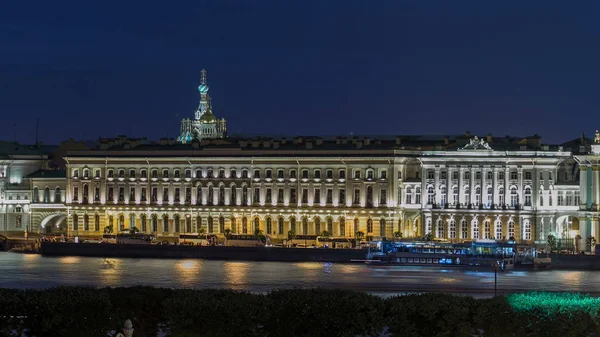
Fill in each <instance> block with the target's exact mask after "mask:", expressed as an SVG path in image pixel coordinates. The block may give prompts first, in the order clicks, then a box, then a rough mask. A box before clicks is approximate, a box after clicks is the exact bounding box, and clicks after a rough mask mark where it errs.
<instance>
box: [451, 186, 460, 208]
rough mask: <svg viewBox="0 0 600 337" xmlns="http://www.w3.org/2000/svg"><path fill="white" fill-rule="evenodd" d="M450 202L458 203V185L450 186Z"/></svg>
mask: <svg viewBox="0 0 600 337" xmlns="http://www.w3.org/2000/svg"><path fill="white" fill-rule="evenodd" d="M452 202H453V203H454V204H458V203H459V202H458V186H454V187H452Z"/></svg>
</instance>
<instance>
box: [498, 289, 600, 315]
mask: <svg viewBox="0 0 600 337" xmlns="http://www.w3.org/2000/svg"><path fill="white" fill-rule="evenodd" d="M507 300H508V303H510V305H511V306H512V307H513V309H514V310H515V311H520V312H531V311H544V312H546V313H548V314H550V315H551V314H554V313H559V312H560V313H568V312H574V311H580V312H581V311H583V312H587V313H589V314H590V315H592V316H596V315H597V314H598V312H600V298H597V297H592V296H589V295H582V294H577V293H544V292H534V293H522V294H512V295H509V296H507Z"/></svg>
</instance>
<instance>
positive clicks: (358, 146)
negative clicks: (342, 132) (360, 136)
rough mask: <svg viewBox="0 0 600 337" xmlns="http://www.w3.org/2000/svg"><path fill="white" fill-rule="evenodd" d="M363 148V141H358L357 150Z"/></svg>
mask: <svg viewBox="0 0 600 337" xmlns="http://www.w3.org/2000/svg"><path fill="white" fill-rule="evenodd" d="M362 146H363V144H362V142H361V141H357V142H356V148H357V149H362Z"/></svg>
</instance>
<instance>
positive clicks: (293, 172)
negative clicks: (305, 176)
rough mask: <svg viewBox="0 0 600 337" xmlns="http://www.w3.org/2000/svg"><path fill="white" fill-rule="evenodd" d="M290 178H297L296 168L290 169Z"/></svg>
mask: <svg viewBox="0 0 600 337" xmlns="http://www.w3.org/2000/svg"><path fill="white" fill-rule="evenodd" d="M290 179H296V170H290Z"/></svg>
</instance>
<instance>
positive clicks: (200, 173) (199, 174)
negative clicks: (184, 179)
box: [196, 169, 202, 178]
mask: <svg viewBox="0 0 600 337" xmlns="http://www.w3.org/2000/svg"><path fill="white" fill-rule="evenodd" d="M196 178H202V170H201V169H196Z"/></svg>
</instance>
